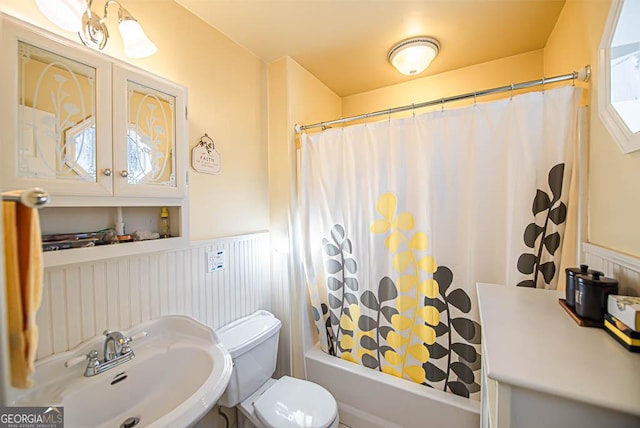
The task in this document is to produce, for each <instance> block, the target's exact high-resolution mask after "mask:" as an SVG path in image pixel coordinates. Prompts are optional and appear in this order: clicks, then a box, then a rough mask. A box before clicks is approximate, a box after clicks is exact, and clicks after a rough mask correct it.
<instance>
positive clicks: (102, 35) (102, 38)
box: [78, 9, 109, 50]
mask: <svg viewBox="0 0 640 428" xmlns="http://www.w3.org/2000/svg"><path fill="white" fill-rule="evenodd" d="M78 36H79V37H80V40H81V41H82V43H84V45H85V46H88V47H90V48H93V49H99V50H102V49H104V47H105V46H106V45H107V40H108V39H109V30H108V29H107V26H106V25H105V24H104V20H103V19H99V18H98V16H97V15H95V14H93V13H91V9H87V10H86V11H85V13H84V14H83V15H82V29H81V30H80V31H79V32H78Z"/></svg>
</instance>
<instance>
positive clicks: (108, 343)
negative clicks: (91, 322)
mask: <svg viewBox="0 0 640 428" xmlns="http://www.w3.org/2000/svg"><path fill="white" fill-rule="evenodd" d="M102 334H104V335H105V336H106V339H105V340H104V350H103V352H102V355H104V362H105V363H106V362H107V361H111V360H113V359H115V358H118V357H121V356H122V355H125V354H127V353H128V352H131V348H130V347H129V342H130V341H131V338H129V337H126V336H125V335H124V334H122V333H120V332H119V331H111V330H105V331H104V332H103V333H102Z"/></svg>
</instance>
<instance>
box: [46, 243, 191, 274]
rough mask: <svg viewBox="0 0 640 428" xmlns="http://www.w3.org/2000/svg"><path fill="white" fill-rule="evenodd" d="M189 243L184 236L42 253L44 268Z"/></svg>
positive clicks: (159, 249) (167, 248)
mask: <svg viewBox="0 0 640 428" xmlns="http://www.w3.org/2000/svg"><path fill="white" fill-rule="evenodd" d="M188 244H189V242H188V239H187V238H185V237H176V238H165V239H153V240H149V241H137V242H126V243H121V244H113V245H100V246H97V247H87V248H72V249H68V250H59V251H47V252H45V253H43V263H44V267H45V268H50V267H55V266H63V265H70V264H75V263H84V262H89V261H95V260H100V259H108V258H116V257H126V256H131V255H134V254H141V253H154V252H158V251H166V250H174V249H178V248H184V247H186V246H187V245H188Z"/></svg>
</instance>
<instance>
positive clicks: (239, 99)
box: [0, 0, 269, 240]
mask: <svg viewBox="0 0 640 428" xmlns="http://www.w3.org/2000/svg"><path fill="white" fill-rule="evenodd" d="M104 3H105V2H104V1H95V2H94V6H93V9H94V11H96V12H99V13H100V14H101V13H102V7H103V5H104ZM151 3H153V4H152V5H151ZM0 7H1V9H2V11H3V12H6V13H8V14H10V15H13V16H16V17H17V18H19V19H22V20H25V21H28V22H30V23H32V24H35V25H37V26H39V27H42V28H45V29H47V30H49V31H52V32H55V33H57V34H60V35H62V36H65V37H68V38H69V39H71V40H74V41H77V42H78V43H79V40H78V38H77V36H76V35H75V34H73V33H66V32H64V31H63V30H59V29H57V27H56V26H55V25H54V24H52V23H51V22H50V21H48V20H47V19H46V18H45V17H44V16H43V15H42V14H41V13H40V11H39V10H38V8H37V7H36V6H35V2H34V1H26V0H3V1H2V3H1V6H0ZM125 7H126V8H127V9H128V10H129V12H131V14H132V15H133V16H134V17H135V18H136V19H137V20H138V21H139V22H140V23H141V25H142V26H143V28H144V30H145V32H146V33H147V35H148V36H149V38H150V39H151V40H153V42H154V43H155V44H156V45H157V46H158V52H157V53H156V54H155V55H153V56H151V57H149V58H144V59H139V60H132V59H127V58H126V57H124V55H123V53H122V43H121V39H120V34H119V32H118V29H117V26H118V25H117V8H116V7H115V6H110V7H109V18H108V20H107V26H108V28H109V31H110V34H111V39H110V43H109V45H108V46H107V48H106V50H105V52H106V53H107V54H109V55H111V56H113V57H115V58H118V59H120V60H123V61H126V62H128V63H130V64H133V65H136V66H138V67H141V68H143V69H145V70H148V71H150V72H153V73H155V74H158V75H160V76H163V77H165V78H167V79H169V80H172V81H175V82H177V83H180V84H182V85H185V86H187V87H188V89H189V149H191V148H192V147H193V146H195V145H196V144H197V143H198V141H199V139H200V137H201V136H202V135H203V134H204V133H205V132H206V133H207V134H208V135H209V136H210V137H212V138H213V140H214V142H215V147H216V150H218V151H219V152H220V154H221V156H222V173H221V174H219V175H208V174H202V173H198V172H195V171H194V170H193V169H191V168H190V172H189V176H190V179H189V181H190V194H191V203H190V205H191V206H190V220H191V221H190V226H191V238H192V239H194V240H200V239H209V238H214V237H221V236H229V235H236V234H242V233H249V232H255V231H260V230H266V229H268V228H269V206H268V204H269V200H268V175H267V155H268V153H267V67H266V64H264V62H263V61H262V60H260V59H259V58H257V57H256V56H255V55H253V54H252V53H251V52H249V51H247V50H246V49H245V48H243V47H241V46H239V45H238V44H236V43H234V42H233V41H231V40H230V39H229V38H227V37H226V36H225V35H223V34H222V33H220V32H219V31H217V30H215V29H213V28H212V27H210V26H209V25H207V24H205V23H204V22H203V21H201V20H200V19H199V18H197V17H195V16H194V15H193V14H191V13H190V12H188V11H187V10H186V9H184V8H182V7H181V6H180V5H178V4H177V3H175V2H174V1H172V0H155V1H153V2H149V1H145V0H127V1H126V2H125ZM189 154H190V153H189ZM189 159H190V156H189Z"/></svg>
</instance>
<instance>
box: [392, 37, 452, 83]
mask: <svg viewBox="0 0 640 428" xmlns="http://www.w3.org/2000/svg"><path fill="white" fill-rule="evenodd" d="M439 51H440V44H439V43H438V41H437V40H436V39H434V38H431V37H423V36H420V37H412V38H410V39H406V40H403V41H401V42H400V43H398V44H396V45H395V46H394V47H392V48H391V50H390V51H389V54H388V56H387V59H388V60H389V62H390V63H391V65H393V66H394V67H395V68H396V69H397V70H398V71H399V72H400V73H402V74H406V75H408V76H413V75H416V74H419V73H422V72H423V71H424V70H425V69H426V68H427V67H429V64H431V61H433V59H434V58H435V57H436V55H437V54H438V52H439Z"/></svg>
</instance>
